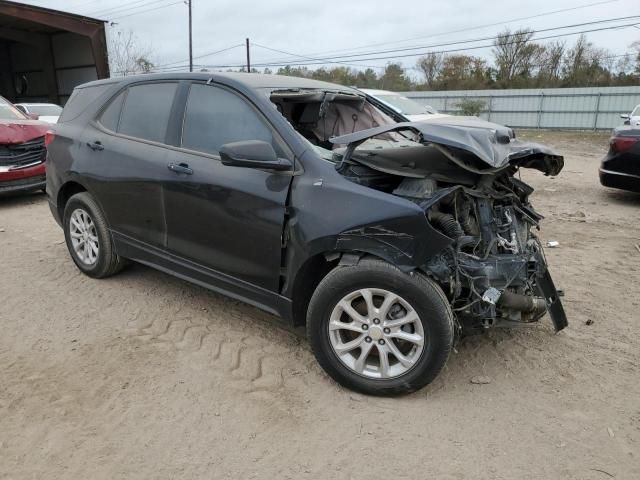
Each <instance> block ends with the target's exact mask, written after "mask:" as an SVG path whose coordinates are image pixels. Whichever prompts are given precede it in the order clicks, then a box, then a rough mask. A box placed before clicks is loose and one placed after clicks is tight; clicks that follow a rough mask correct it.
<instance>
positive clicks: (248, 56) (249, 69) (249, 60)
mask: <svg viewBox="0 0 640 480" xmlns="http://www.w3.org/2000/svg"><path fill="white" fill-rule="evenodd" d="M246 43H247V72H248V73H251V56H250V55H249V39H248V38H247V39H246Z"/></svg>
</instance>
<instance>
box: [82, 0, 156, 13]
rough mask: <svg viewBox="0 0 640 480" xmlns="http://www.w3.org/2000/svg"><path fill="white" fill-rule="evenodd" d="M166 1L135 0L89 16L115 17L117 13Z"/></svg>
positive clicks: (97, 11) (100, 10)
mask: <svg viewBox="0 0 640 480" xmlns="http://www.w3.org/2000/svg"><path fill="white" fill-rule="evenodd" d="M162 1H164V0H151V1H150V0H135V1H133V2H127V3H123V4H118V5H115V6H113V7H109V8H101V9H98V10H96V11H94V12H91V13H90V14H89V15H98V16H101V15H114V14H116V13H121V12H123V11H127V10H134V9H136V8H141V7H145V6H148V5H153V4H158V3H160V2H162Z"/></svg>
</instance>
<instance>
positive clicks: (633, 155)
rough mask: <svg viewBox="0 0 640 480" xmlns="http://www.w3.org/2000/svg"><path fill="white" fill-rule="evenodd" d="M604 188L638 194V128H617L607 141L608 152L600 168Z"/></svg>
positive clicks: (639, 145) (639, 147) (639, 182)
mask: <svg viewBox="0 0 640 480" xmlns="http://www.w3.org/2000/svg"><path fill="white" fill-rule="evenodd" d="M600 183H601V184H602V185H604V186H605V187H611V188H619V189H621V190H628V191H631V192H640V128H639V127H632V126H624V127H617V128H616V129H614V130H613V135H612V137H611V139H610V140H609V151H608V152H607V155H606V156H605V157H604V159H603V160H602V165H601V166H600Z"/></svg>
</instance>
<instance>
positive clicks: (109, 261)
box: [63, 192, 126, 278]
mask: <svg viewBox="0 0 640 480" xmlns="http://www.w3.org/2000/svg"><path fill="white" fill-rule="evenodd" d="M63 228H64V237H65V240H66V242H67V248H68V249H69V254H70V255H71V258H72V259H73V261H74V263H75V264H76V266H77V267H78V268H79V269H80V270H81V271H82V272H83V273H85V274H86V275H89V276H90V277H93V278H104V277H108V276H110V275H113V274H114V273H117V272H119V271H120V270H122V268H123V267H124V266H125V264H126V263H125V262H126V260H125V259H124V258H122V257H120V256H119V255H118V254H117V253H116V252H115V249H114V246H113V240H112V238H111V233H110V232H109V228H108V227H107V221H106V219H105V217H104V214H103V213H102V210H101V209H100V207H99V206H98V204H97V203H96V201H95V200H94V199H93V197H92V196H91V195H90V194H89V193H87V192H82V193H77V194H75V195H74V196H72V197H71V198H70V199H69V201H68V202H67V204H66V205H65V208H64V221H63Z"/></svg>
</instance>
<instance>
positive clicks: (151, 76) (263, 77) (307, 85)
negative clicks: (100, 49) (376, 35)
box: [80, 72, 354, 92]
mask: <svg viewBox="0 0 640 480" xmlns="http://www.w3.org/2000/svg"><path fill="white" fill-rule="evenodd" d="M210 78H213V80H214V81H216V80H217V79H220V80H227V81H230V82H238V83H242V84H243V85H245V86H247V87H249V88H266V89H294V88H300V89H313V90H340V91H349V92H353V91H354V90H353V89H352V88H351V87H345V86H344V85H338V84H335V83H329V82H322V81H320V80H312V79H310V78H301V77H288V76H286V75H267V74H264V73H243V72H181V73H148V74H143V75H133V76H127V77H118V78H109V79H105V80H97V81H94V82H89V83H85V84H84V85H81V86H80V87H81V88H82V87H91V86H94V85H101V84H108V83H133V82H138V81H141V80H147V81H148V80H209V79H210Z"/></svg>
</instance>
